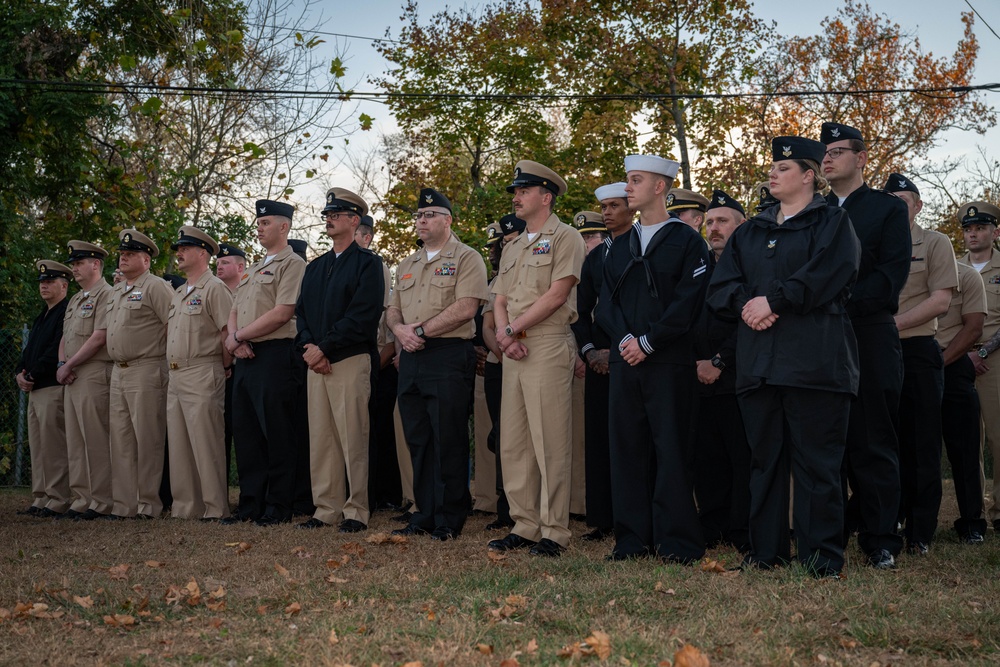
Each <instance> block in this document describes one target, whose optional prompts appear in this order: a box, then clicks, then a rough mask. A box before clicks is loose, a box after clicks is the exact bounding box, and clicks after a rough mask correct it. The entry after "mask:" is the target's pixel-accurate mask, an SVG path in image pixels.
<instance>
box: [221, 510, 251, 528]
mask: <svg viewBox="0 0 1000 667" xmlns="http://www.w3.org/2000/svg"><path fill="white" fill-rule="evenodd" d="M251 521H253V519H251V518H250V517H248V516H246V515H243V514H239V513H237V514H230V515H229V516H227V517H226V518H224V519H219V524H220V525H223V526H235V525H236V524H238V523H249V522H251Z"/></svg>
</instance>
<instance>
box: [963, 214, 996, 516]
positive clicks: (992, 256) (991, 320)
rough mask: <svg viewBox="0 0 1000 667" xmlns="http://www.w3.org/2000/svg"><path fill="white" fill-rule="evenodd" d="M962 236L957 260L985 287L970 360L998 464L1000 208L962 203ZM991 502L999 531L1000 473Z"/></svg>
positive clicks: (985, 428)
mask: <svg viewBox="0 0 1000 667" xmlns="http://www.w3.org/2000/svg"><path fill="white" fill-rule="evenodd" d="M958 221H959V222H960V223H962V235H963V236H964V237H965V247H966V248H967V249H968V252H966V253H965V255H963V256H962V257H960V258H959V260H958V261H960V262H962V263H963V264H968V265H969V266H971V267H972V268H974V269H975V270H976V271H978V272H979V275H980V276H981V277H982V279H983V283H984V284H985V285H986V322H985V324H984V325H983V333H982V336H980V338H979V342H977V343H976V344H975V345H974V346H973V349H972V350H970V351H969V354H968V356H969V359H970V360H971V361H972V363H973V365H974V366H975V367H976V391H978V392H979V402H980V404H981V407H982V410H981V411H982V418H983V438H984V439H986V440H989V442H990V447H991V448H992V450H993V460H994V461H1000V360H998V359H996V358H994V357H993V354H994V352H996V350H997V349H1000V252H997V251H996V249H995V248H994V247H993V246H994V243H996V241H997V238H998V237H1000V230H998V229H997V224H998V223H1000V208H998V207H996V206H994V205H993V204H990V203H989V202H984V201H974V202H969V203H968V204H964V205H963V206H962V207H961V208H960V209H959V211H958ZM992 499H993V501H992V503H991V504H990V505H989V506H988V507H987V508H986V512H987V517H986V518H987V519H988V520H990V521H992V522H993V528H994V530H997V529H1000V474H997V473H994V475H993V492H992Z"/></svg>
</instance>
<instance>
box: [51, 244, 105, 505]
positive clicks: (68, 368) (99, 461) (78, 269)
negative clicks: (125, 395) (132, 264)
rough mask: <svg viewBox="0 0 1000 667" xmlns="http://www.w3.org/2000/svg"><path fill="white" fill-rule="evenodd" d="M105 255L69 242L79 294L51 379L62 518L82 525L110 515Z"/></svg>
mask: <svg viewBox="0 0 1000 667" xmlns="http://www.w3.org/2000/svg"><path fill="white" fill-rule="evenodd" d="M107 256H108V251H107V250H104V249H103V248H101V247H99V246H96V245H94V244H92V243H87V242H85V241H76V240H73V241H70V242H69V259H68V260H66V263H67V264H69V265H70V266H71V267H72V269H73V277H74V278H75V279H76V282H77V284H78V285H80V291H79V292H77V293H76V294H74V295H73V298H72V299H70V300H69V306H68V307H67V308H66V319H65V320H63V338H62V351H61V352H60V353H59V358H60V359H64V360H65V363H64V364H62V365H61V366H60V367H59V370H58V371H56V379H58V380H59V382H60V384H63V385H65V386H66V389H65V391H64V396H65V410H66V447H67V454H68V456H69V488H70V491H71V492H72V494H73V505H72V507H70V509H69V511H68V512H66V514H67V516H72V517H73V518H80V519H85V520H88V521H89V520H91V519H96V518H98V517H100V516H103V515H106V514H110V513H111V506H112V504H113V502H114V501H113V499H112V497H111V445H110V441H109V438H110V435H109V426H108V412H109V405H110V400H111V357H110V356H108V348H107V337H108V309H107V302H108V297H109V296H110V294H111V285H109V284H108V282H107V281H106V280H105V279H104V276H103V272H104V260H105V258H106V257H107Z"/></svg>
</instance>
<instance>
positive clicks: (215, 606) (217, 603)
mask: <svg viewBox="0 0 1000 667" xmlns="http://www.w3.org/2000/svg"><path fill="white" fill-rule="evenodd" d="M205 607H206V608H207V609H208V610H209V611H225V610H226V601H225V600H212V599H209V600H205Z"/></svg>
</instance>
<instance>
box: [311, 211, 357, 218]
mask: <svg viewBox="0 0 1000 667" xmlns="http://www.w3.org/2000/svg"><path fill="white" fill-rule="evenodd" d="M352 215H354V214H353V213H344V212H343V211H337V212H332V211H327V212H326V213H320V214H319V217H320V218H322V219H323V220H339V219H340V217H341V216H344V217H345V218H346V217H350V216H352Z"/></svg>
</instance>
